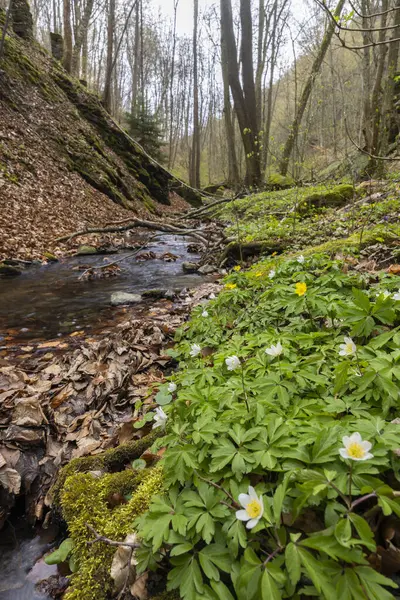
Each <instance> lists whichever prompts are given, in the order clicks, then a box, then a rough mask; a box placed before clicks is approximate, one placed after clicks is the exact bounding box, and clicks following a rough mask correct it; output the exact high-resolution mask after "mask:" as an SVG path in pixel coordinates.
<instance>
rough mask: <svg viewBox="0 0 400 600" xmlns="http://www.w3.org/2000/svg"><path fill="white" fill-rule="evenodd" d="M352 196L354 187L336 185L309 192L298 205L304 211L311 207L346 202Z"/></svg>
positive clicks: (327, 206)
mask: <svg viewBox="0 0 400 600" xmlns="http://www.w3.org/2000/svg"><path fill="white" fill-rule="evenodd" d="M353 196H354V187H353V186H352V185H349V184H341V185H337V186H335V187H334V188H332V189H329V190H326V191H325V192H324V191H322V190H321V191H319V192H317V193H315V194H311V195H310V196H307V197H306V198H305V199H304V202H303V203H302V204H301V206H300V209H302V210H300V212H305V211H306V210H309V209H311V208H323V207H324V208H333V207H340V206H344V205H345V204H347V202H348V201H349V200H350V199H351V198H353Z"/></svg>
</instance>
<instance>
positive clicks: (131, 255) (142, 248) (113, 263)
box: [78, 233, 159, 281]
mask: <svg viewBox="0 0 400 600" xmlns="http://www.w3.org/2000/svg"><path fill="white" fill-rule="evenodd" d="M158 236H159V234H158V233H156V234H155V235H153V236H152V237H151V238H150V239H149V240H147V242H146V243H145V244H143V246H140V248H137V249H136V250H135V252H132V253H131V254H126V255H125V256H123V257H122V258H120V259H119V260H114V261H113V262H112V263H106V264H104V265H95V266H94V267H89V268H88V269H86V271H84V272H83V273H82V275H80V276H79V277H78V281H80V280H82V279H83V278H84V276H85V275H86V273H89V271H94V270H96V271H97V270H101V269H107V268H108V267H113V266H114V265H118V264H119V263H122V262H123V261H124V260H126V259H127V258H133V257H134V256H136V254H138V253H139V252H141V251H142V250H144V248H146V246H148V245H149V243H150V242H151V241H153V240H154V239H155V238H157V237H158Z"/></svg>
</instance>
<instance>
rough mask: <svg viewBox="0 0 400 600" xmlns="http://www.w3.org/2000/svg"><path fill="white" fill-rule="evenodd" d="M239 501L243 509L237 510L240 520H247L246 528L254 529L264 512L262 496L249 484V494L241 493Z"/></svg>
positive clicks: (237, 516)
mask: <svg viewBox="0 0 400 600" xmlns="http://www.w3.org/2000/svg"><path fill="white" fill-rule="evenodd" d="M239 503H240V504H241V505H242V506H243V510H238V511H236V518H237V519H239V521H247V523H246V528H247V529H253V527H255V526H256V525H257V524H258V522H259V520H260V519H261V517H262V516H263V514H264V502H263V499H262V496H260V497H258V496H257V494H256V491H255V489H254V488H253V487H251V486H249V489H248V494H239Z"/></svg>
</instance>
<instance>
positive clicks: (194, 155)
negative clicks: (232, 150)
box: [190, 0, 201, 188]
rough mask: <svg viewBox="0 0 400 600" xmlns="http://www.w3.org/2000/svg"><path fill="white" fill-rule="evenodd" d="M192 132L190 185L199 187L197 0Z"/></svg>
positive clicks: (197, 6) (197, 0)
mask: <svg viewBox="0 0 400 600" xmlns="http://www.w3.org/2000/svg"><path fill="white" fill-rule="evenodd" d="M193 8H194V10H193V134H192V150H191V159H190V185H191V186H192V187H194V188H199V187H200V158H201V157H200V155H201V150H200V120H199V74H198V20H199V0H194V3H193Z"/></svg>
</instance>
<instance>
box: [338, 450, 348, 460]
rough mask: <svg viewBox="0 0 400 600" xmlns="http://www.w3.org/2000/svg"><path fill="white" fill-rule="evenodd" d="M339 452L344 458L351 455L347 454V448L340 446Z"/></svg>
mask: <svg viewBox="0 0 400 600" xmlns="http://www.w3.org/2000/svg"><path fill="white" fill-rule="evenodd" d="M339 454H340V456H341V457H342V458H349V455H348V454H347V450H346V448H340V449H339Z"/></svg>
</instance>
